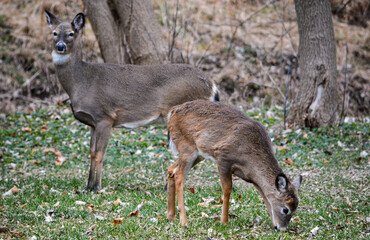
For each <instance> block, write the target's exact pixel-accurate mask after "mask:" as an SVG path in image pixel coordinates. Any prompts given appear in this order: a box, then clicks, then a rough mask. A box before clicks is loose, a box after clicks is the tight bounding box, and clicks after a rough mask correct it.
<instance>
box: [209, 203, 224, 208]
mask: <svg viewBox="0 0 370 240" xmlns="http://www.w3.org/2000/svg"><path fill="white" fill-rule="evenodd" d="M211 208H222V204H218V205H213V206H212V207H211Z"/></svg>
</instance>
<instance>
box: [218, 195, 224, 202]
mask: <svg viewBox="0 0 370 240" xmlns="http://www.w3.org/2000/svg"><path fill="white" fill-rule="evenodd" d="M216 202H217V203H223V202H224V198H223V196H220V198H219V199H218V200H217V201H216Z"/></svg>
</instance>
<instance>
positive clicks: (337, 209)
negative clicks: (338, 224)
mask: <svg viewBox="0 0 370 240" xmlns="http://www.w3.org/2000/svg"><path fill="white" fill-rule="evenodd" d="M331 209H332V210H335V211H339V208H337V207H334V206H331Z"/></svg>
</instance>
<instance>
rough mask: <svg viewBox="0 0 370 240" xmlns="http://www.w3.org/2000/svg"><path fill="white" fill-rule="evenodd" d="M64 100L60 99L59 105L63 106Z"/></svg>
mask: <svg viewBox="0 0 370 240" xmlns="http://www.w3.org/2000/svg"><path fill="white" fill-rule="evenodd" d="M63 105H64V104H63V100H62V99H61V98H59V99H58V106H59V107H63Z"/></svg>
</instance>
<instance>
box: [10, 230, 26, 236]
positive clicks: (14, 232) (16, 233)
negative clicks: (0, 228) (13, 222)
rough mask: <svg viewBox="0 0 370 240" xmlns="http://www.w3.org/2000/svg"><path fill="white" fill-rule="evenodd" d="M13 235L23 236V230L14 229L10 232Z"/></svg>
mask: <svg viewBox="0 0 370 240" xmlns="http://www.w3.org/2000/svg"><path fill="white" fill-rule="evenodd" d="M10 233H11V234H12V235H13V236H17V237H22V236H23V232H21V231H19V230H13V231H11V232H10Z"/></svg>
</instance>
